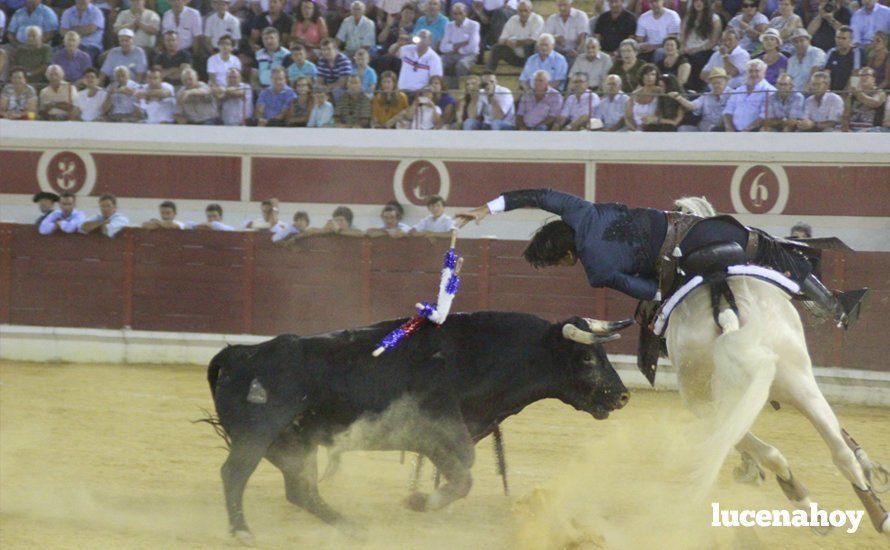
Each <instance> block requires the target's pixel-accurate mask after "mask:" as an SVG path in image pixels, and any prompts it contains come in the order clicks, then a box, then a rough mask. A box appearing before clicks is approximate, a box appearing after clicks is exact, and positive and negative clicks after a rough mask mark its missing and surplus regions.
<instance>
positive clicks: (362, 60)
mask: <svg viewBox="0 0 890 550" xmlns="http://www.w3.org/2000/svg"><path fill="white" fill-rule="evenodd" d="M353 59H354V60H355V68H353V69H352V74H354V75H358V76H359V78H361V79H362V92H364V93H365V95H366V96H368V99H372V98H373V97H374V89H375V88H377V71H375V70H374V69H372V68H371V67H369V66H368V63H370V62H371V55H370V54H369V53H368V50H366V49H364V48H359V49H358V50H357V51H356V52H355V55H354V56H353Z"/></svg>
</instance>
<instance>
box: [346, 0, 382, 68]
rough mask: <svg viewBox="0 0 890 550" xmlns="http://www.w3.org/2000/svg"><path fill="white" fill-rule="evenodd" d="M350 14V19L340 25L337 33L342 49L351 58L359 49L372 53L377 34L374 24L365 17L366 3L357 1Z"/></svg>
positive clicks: (351, 7) (353, 4) (350, 9)
mask: <svg viewBox="0 0 890 550" xmlns="http://www.w3.org/2000/svg"><path fill="white" fill-rule="evenodd" d="M349 13H350V17H347V18H346V19H344V20H343V22H342V23H340V29H339V30H338V31H337V40H338V41H340V49H341V50H343V52H345V53H346V55H348V56H349V57H350V58H351V57H352V56H353V55H355V52H356V51H358V49H359V48H364V49H366V50H368V52H369V53H370V52H372V51H373V50H374V45H375V44H376V43H377V36H376V34H377V33H375V32H374V22H373V21H371V20H370V19H368V18H367V17H366V16H365V3H364V2H361V1H359V0H356V1H355V2H353V3H352V5H351V6H350V8H349Z"/></svg>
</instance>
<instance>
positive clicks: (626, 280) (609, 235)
mask: <svg viewBox="0 0 890 550" xmlns="http://www.w3.org/2000/svg"><path fill="white" fill-rule="evenodd" d="M503 197H504V202H505V209H506V210H513V209H516V208H524V207H535V208H540V209H542V210H546V211H548V212H553V213H554V214H557V215H559V216H560V217H562V219H563V221H564V222H566V223H567V224H569V226H571V228H572V229H574V230H575V248H576V251H577V253H578V259H579V260H580V261H581V263H582V265H583V266H584V271H585V272H586V274H587V281H588V282H589V283H590V285H591V286H593V287H607V288H612V289H615V290H617V291H619V292H623V293H625V294H627V295H628V296H632V297H634V298H637V299H639V300H651V299H653V298H654V297H655V293H656V291H657V290H658V281H657V277H656V273H655V260H656V258H657V255H658V251H659V249H660V248H661V244H662V242H664V237H665V232H666V231H667V217H666V215H665V213H664V212H662V211H661V210H654V209H651V208H628V207H627V206H625V205H623V204H618V203H603V204H597V203H592V202H589V201H586V200H584V199H582V198H580V197H576V196H575V195H570V194H568V193H561V192H559V191H552V190H550V189H527V190H522V191H510V192H507V193H504V194H503Z"/></svg>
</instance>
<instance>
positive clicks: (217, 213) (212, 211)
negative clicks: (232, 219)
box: [186, 203, 235, 231]
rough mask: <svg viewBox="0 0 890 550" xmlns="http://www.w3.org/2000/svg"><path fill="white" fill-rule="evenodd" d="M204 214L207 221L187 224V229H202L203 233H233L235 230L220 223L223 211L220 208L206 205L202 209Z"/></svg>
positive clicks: (216, 205) (214, 205)
mask: <svg viewBox="0 0 890 550" xmlns="http://www.w3.org/2000/svg"><path fill="white" fill-rule="evenodd" d="M204 214H206V215H207V221H206V222H204V223H195V222H191V223H187V224H186V228H187V229H202V230H205V231H234V230H235V228H234V227H232V226H231V225H226V224H224V223H223V222H222V217H223V209H222V206H220V205H218V204H216V203H211V204H208V205H207V208H205V209H204Z"/></svg>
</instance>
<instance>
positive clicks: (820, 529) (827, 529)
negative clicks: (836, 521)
mask: <svg viewBox="0 0 890 550" xmlns="http://www.w3.org/2000/svg"><path fill="white" fill-rule="evenodd" d="M810 529H812V530H813V532H814V533H816V534H817V535H819V536H820V537H826V536H828V534H829V533H831V530H832V529H834V527H832V526H831V525H811V526H810Z"/></svg>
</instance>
